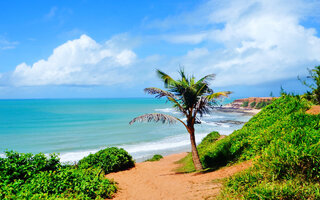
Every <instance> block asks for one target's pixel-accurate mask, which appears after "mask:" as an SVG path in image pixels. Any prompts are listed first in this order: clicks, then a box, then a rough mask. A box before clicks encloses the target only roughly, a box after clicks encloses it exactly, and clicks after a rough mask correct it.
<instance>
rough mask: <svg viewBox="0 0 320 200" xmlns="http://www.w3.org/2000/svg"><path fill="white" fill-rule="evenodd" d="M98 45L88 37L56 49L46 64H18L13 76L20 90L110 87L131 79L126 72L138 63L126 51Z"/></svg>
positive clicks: (132, 54)
mask: <svg viewBox="0 0 320 200" xmlns="http://www.w3.org/2000/svg"><path fill="white" fill-rule="evenodd" d="M108 43H111V41H107V42H106V43H104V44H99V43H97V42H96V41H94V40H93V39H92V38H90V37H89V36H87V35H82V36H81V37H80V38H79V39H75V40H72V41H68V42H66V43H64V44H62V45H60V46H58V47H57V48H55V49H54V51H53V53H52V55H50V56H49V57H48V59H46V60H44V59H43V60H39V61H37V62H35V63H34V64H32V65H28V64H26V63H21V64H19V65H18V66H17V67H16V69H15V70H14V72H13V73H12V76H11V81H12V83H13V84H14V85H17V86H35V85H110V84H115V83H119V82H124V81H127V80H128V79H130V77H129V75H128V74H126V73H123V71H124V70H125V69H126V68H127V67H128V66H130V65H131V64H132V63H134V62H135V60H136V54H135V53H134V52H133V51H132V50H130V49H126V48H117V47H116V46H115V45H114V46H110V45H108Z"/></svg>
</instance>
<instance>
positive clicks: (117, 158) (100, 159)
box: [77, 147, 134, 174]
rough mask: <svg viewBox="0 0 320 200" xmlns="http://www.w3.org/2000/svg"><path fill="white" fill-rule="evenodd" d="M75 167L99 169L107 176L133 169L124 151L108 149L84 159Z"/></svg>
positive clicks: (128, 156)
mask: <svg viewBox="0 0 320 200" xmlns="http://www.w3.org/2000/svg"><path fill="white" fill-rule="evenodd" d="M77 166H78V167H79V168H81V169H88V168H101V169H102V170H103V172H104V173H106V174H107V173H110V172H117V171H121V170H126V169H129V168H131V167H134V161H133V159H132V157H131V155H129V154H128V152H127V151H125V150H124V149H122V148H117V147H110V148H106V149H102V150H100V151H98V152H97V153H95V154H90V155H89V156H87V157H84V158H83V159H81V160H80V161H79V162H78V165H77Z"/></svg>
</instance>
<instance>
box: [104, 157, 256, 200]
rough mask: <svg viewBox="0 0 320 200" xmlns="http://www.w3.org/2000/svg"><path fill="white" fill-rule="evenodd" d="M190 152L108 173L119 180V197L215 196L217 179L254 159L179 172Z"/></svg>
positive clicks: (132, 199)
mask: <svg viewBox="0 0 320 200" xmlns="http://www.w3.org/2000/svg"><path fill="white" fill-rule="evenodd" d="M186 155H187V153H179V154H173V155H170V156H166V157H165V158H163V159H161V160H160V161H157V162H143V163H137V164H136V167H134V168H132V169H130V170H126V171H122V172H117V173H111V174H108V175H107V178H110V179H114V180H115V181H116V182H117V183H119V188H120V190H119V191H118V193H117V194H116V196H115V198H114V199H116V200H124V199H127V200H144V199H148V200H151V199H154V200H158V199H159V200H160V199H161V200H162V199H163V200H180V199H181V200H182V199H183V200H188V199H192V200H193V199H214V196H216V195H217V194H219V191H220V188H221V184H220V183H219V182H217V181H214V180H217V179H221V178H225V177H228V176H231V175H233V174H234V173H237V172H239V171H242V170H244V169H246V168H248V167H249V166H251V162H244V163H241V164H238V165H234V166H231V167H226V168H222V169H220V170H217V171H215V172H210V173H205V174H199V173H189V174H177V173H175V172H174V169H176V168H177V167H178V164H175V162H176V161H178V160H180V159H181V158H183V157H184V156H186Z"/></svg>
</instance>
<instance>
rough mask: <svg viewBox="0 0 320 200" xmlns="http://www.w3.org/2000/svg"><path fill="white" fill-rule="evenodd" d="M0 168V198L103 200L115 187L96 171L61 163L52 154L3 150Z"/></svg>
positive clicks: (108, 196)
mask: <svg viewBox="0 0 320 200" xmlns="http://www.w3.org/2000/svg"><path fill="white" fill-rule="evenodd" d="M0 171H1V173H0V199H59V198H61V199H105V198H111V197H112V194H113V193H115V192H116V190H117V188H116V186H115V184H114V183H113V182H110V181H109V180H108V179H106V178H105V177H104V176H103V174H100V170H98V169H95V170H85V169H78V168H75V167H74V166H70V165H65V166H62V165H61V164H60V161H59V158H58V157H57V156H56V155H50V156H49V158H46V156H44V154H36V155H32V154H23V153H17V152H12V151H10V152H6V157H5V158H0Z"/></svg>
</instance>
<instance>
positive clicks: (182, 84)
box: [129, 69, 231, 171]
mask: <svg viewBox="0 0 320 200" xmlns="http://www.w3.org/2000/svg"><path fill="white" fill-rule="evenodd" d="M179 74H180V76H181V79H179V80H174V79H173V78H171V77H170V76H169V75H168V74H166V73H164V72H162V71H160V70H157V75H158V76H159V78H160V79H161V80H162V81H163V82H164V87H165V88H166V89H167V90H162V89H160V88H154V87H151V88H145V89H144V91H145V92H146V93H149V94H153V95H156V96H155V97H156V98H161V97H166V98H167V99H168V100H169V101H170V102H172V103H173V107H174V108H176V109H177V110H178V111H179V112H181V113H182V114H183V115H184V116H185V117H186V118H187V120H186V123H185V122H183V121H182V120H181V119H179V118H177V117H174V116H170V115H166V114H160V113H151V114H145V115H141V116H139V117H136V118H134V119H133V120H132V121H130V123H129V124H133V123H134V122H143V121H147V122H150V121H155V122H159V121H160V122H162V123H168V124H173V123H176V122H181V123H182V124H183V125H184V126H185V127H186V129H187V131H188V133H189V135H190V141H191V152H192V160H193V164H194V166H195V169H196V170H197V171H198V170H202V169H203V167H202V164H201V162H200V158H199V154H198V150H197V145H196V141H195V129H194V125H195V124H198V123H201V122H200V120H199V119H198V117H197V114H199V115H200V116H202V115H203V114H207V113H209V112H210V108H212V106H213V103H214V102H215V99H217V98H219V97H221V96H228V95H229V94H230V93H231V92H217V93H214V92H213V90H212V89H210V88H209V83H208V82H209V81H210V80H213V79H214V77H215V74H209V75H207V76H205V77H203V78H201V79H199V80H198V81H195V77H194V76H191V77H187V76H186V75H185V73H184V71H183V70H182V69H181V70H180V71H179Z"/></svg>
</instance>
